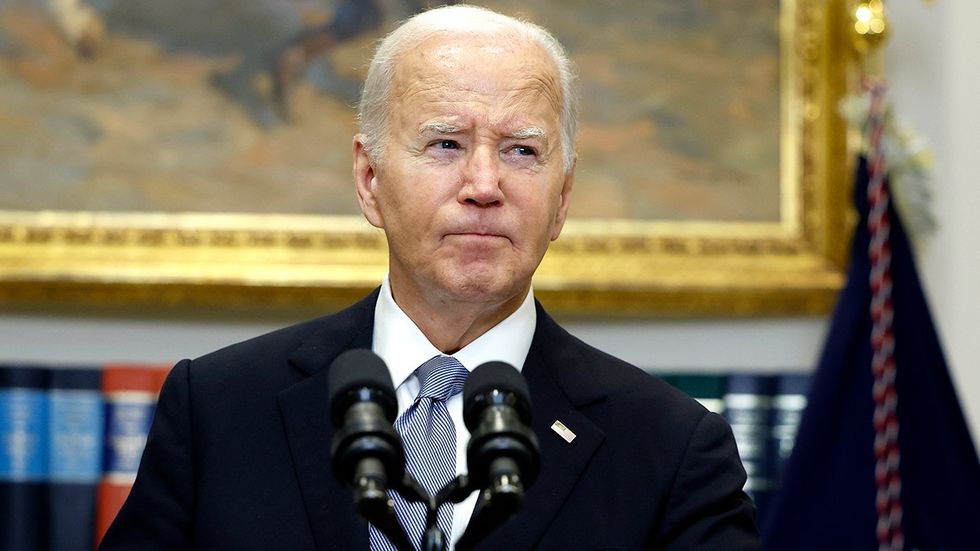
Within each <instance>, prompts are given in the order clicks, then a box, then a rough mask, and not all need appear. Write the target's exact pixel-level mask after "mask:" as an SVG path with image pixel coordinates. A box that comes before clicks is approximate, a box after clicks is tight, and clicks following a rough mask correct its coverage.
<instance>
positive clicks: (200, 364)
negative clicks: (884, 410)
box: [101, 291, 760, 551]
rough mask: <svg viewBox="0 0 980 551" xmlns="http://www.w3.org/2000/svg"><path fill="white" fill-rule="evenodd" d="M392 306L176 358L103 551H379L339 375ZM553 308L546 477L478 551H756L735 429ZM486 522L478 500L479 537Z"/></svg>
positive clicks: (543, 358)
mask: <svg viewBox="0 0 980 551" xmlns="http://www.w3.org/2000/svg"><path fill="white" fill-rule="evenodd" d="M376 299H377V291H375V293H373V294H372V295H371V296H369V297H368V298H366V299H365V300H363V301H361V302H359V303H358V304H355V305H354V306H352V307H350V308H348V309H346V310H343V311H341V312H339V313H337V314H335V315H331V316H328V317H325V318H321V319H317V320H313V321H309V322H306V323H302V324H299V325H295V326H292V327H289V328H286V329H282V330H279V331H276V332H274V333H270V334H268V335H264V336H261V337H257V338H255V339H251V340H248V341H246V342H243V343H239V344H236V345H233V346H230V347H228V348H225V349H223V350H220V351H217V352H214V353H212V354H209V355H206V356H203V357H201V358H199V359H196V360H184V361H181V362H180V363H178V364H177V365H176V366H175V367H174V369H173V371H172V372H171V374H170V376H169V377H168V379H167V381H166V383H165V385H164V387H163V391H162V392H161V394H160V400H159V404H158V406H157V410H156V414H155V416H154V420H153V425H152V428H151V430H150V434H149V438H148V440H147V443H146V449H145V451H144V453H143V459H142V462H141V464H140V468H139V474H138V476H137V478H136V483H135V485H134V486H133V489H132V492H131V494H130V496H129V498H128V499H127V501H126V503H125V505H124V506H123V508H122V510H121V511H120V513H119V516H118V517H117V518H116V520H115V522H114V523H113V525H112V526H111V527H110V529H109V531H108V532H107V534H106V536H105V538H104V540H103V542H102V545H101V549H104V550H106V551H108V550H115V549H133V550H152V549H207V550H214V549H234V550H249V549H256V550H259V549H261V550H268V549H284V550H295V551H301V550H302V551H305V550H314V549H317V550H326V549H344V550H351V549H353V550H356V549H367V547H368V543H367V533H368V530H367V525H366V523H365V522H364V521H363V520H362V519H361V518H360V517H358V516H357V514H356V512H355V510H354V505H353V498H352V494H351V491H350V490H349V489H347V488H345V487H344V486H343V485H341V484H340V483H338V482H337V480H336V479H335V478H334V476H333V474H332V472H331V469H330V439H331V435H332V432H333V428H332V425H331V422H330V419H329V414H328V403H327V372H328V371H329V366H330V364H331V362H332V361H333V359H334V358H335V357H337V356H338V355H339V354H340V353H341V352H343V351H345V350H348V349H351V348H370V346H371V336H372V331H373V325H374V305H375V301H376ZM537 309H538V310H537V314H538V321H537V328H536V331H535V334H534V339H533V342H532V344H531V349H530V351H529V353H528V356H527V361H526V363H525V365H524V367H523V374H524V377H525V378H526V380H527V384H528V387H529V388H530V392H531V400H532V407H533V422H532V425H533V426H532V428H533V430H534V432H535V433H536V434H537V437H538V439H539V441H540V444H541V474H540V476H539V477H538V479H537V481H536V482H535V483H534V484H533V486H532V487H531V488H530V489H529V490H528V491H527V495H526V499H525V503H524V506H523V508H522V509H521V511H520V512H519V513H518V514H517V515H516V516H514V517H513V518H511V519H510V520H508V521H507V522H506V523H505V524H504V525H503V526H501V527H500V528H498V529H496V530H494V531H492V532H490V533H489V534H488V535H487V536H486V537H485V538H480V541H481V543H480V545H479V546H478V548H479V549H507V550H508V551H517V550H521V549H559V550H576V549H685V550H686V549H733V550H736V549H758V548H759V546H760V544H759V540H758V535H757V532H756V528H755V522H754V515H755V510H754V507H753V505H752V503H751V501H750V500H749V498H747V497H746V496H745V494H744V493H743V492H742V485H743V483H744V482H745V472H744V470H743V468H742V465H741V463H740V461H739V458H738V454H737V451H736V448H735V442H734V439H733V438H732V433H731V429H730V428H729V427H728V425H727V424H726V423H725V421H724V420H723V419H721V418H720V417H719V416H717V415H715V414H713V413H709V412H708V411H706V410H705V409H704V408H703V407H701V406H700V405H699V404H697V402H695V401H694V400H691V399H690V398H688V397H687V396H684V395H683V394H682V393H680V392H678V391H676V390H674V389H673V388H672V387H670V386H669V385H667V384H665V383H663V382H662V381H660V380H659V379H656V378H654V377H651V376H650V375H648V374H646V373H644V372H643V371H641V370H640V369H638V368H636V367H633V366H631V365H629V364H626V363H625V362H622V361H620V360H618V359H616V358H614V357H612V356H609V355H608V354H605V353H603V352H600V351H598V350H596V349H594V348H592V347H590V346H588V345H586V344H585V343H583V342H581V341H580V340H578V339H576V338H575V337H573V336H571V335H569V334H568V333H567V332H565V331H564V330H563V329H562V328H560V327H559V326H558V325H557V324H556V323H555V322H554V320H552V319H551V317H549V316H548V315H547V314H546V313H545V312H544V310H543V309H542V308H541V306H540V305H537ZM556 420H560V421H561V422H562V423H564V424H565V425H566V426H567V427H568V428H569V429H570V430H571V431H572V432H574V433H575V434H576V435H577V436H576V438H575V439H574V440H573V441H572V442H571V443H567V442H566V441H565V440H563V439H562V438H560V437H559V436H558V434H556V433H555V432H554V431H552V430H551V428H550V427H551V425H552V423H554V421H556ZM481 527H485V523H483V522H482V521H481V514H480V512H479V505H478V506H477V511H476V512H475V513H474V516H473V518H472V519H471V521H470V524H469V527H468V529H467V530H468V531H473V532H478V531H480V530H481Z"/></svg>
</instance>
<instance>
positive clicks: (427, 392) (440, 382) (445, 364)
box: [416, 355, 469, 401]
mask: <svg viewBox="0 0 980 551" xmlns="http://www.w3.org/2000/svg"><path fill="white" fill-rule="evenodd" d="M416 374H417V375H418V378H419V387H420V388H419V396H418V397H419V398H431V399H433V400H440V401H445V400H447V399H449V397H450V396H452V395H454V394H458V393H460V392H462V391H463V383H465V382H466V377H467V375H469V371H467V370H466V368H465V367H463V364H461V363H459V360H457V359H456V358H454V357H452V356H442V355H439V356H435V357H434V358H432V359H431V360H429V361H427V362H425V363H424V364H422V365H421V366H419V368H418V369H417V370H416Z"/></svg>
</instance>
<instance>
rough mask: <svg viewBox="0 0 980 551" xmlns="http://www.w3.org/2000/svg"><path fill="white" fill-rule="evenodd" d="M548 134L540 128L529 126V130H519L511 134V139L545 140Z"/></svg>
mask: <svg viewBox="0 0 980 551" xmlns="http://www.w3.org/2000/svg"><path fill="white" fill-rule="evenodd" d="M547 136H548V133H547V132H545V131H544V129H543V128H538V127H537V126H529V127H527V128H519V129H517V130H515V131H514V132H512V133H511V135H510V137H512V138H514V139H516V140H529V139H531V138H544V137H547Z"/></svg>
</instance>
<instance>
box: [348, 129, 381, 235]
mask: <svg viewBox="0 0 980 551" xmlns="http://www.w3.org/2000/svg"><path fill="white" fill-rule="evenodd" d="M377 187H378V178H377V174H376V172H375V169H374V165H373V164H372V162H371V157H370V156H369V155H368V152H367V150H366V149H365V148H364V136H363V135H361V134H358V135H356V136H354V189H355V191H356V192H357V204H358V205H359V206H360V207H361V214H363V215H364V218H366V219H367V221H368V222H370V223H371V225H372V226H374V227H376V228H382V229H383V228H384V227H385V224H384V217H382V216H381V209H379V208H378V198H377V195H376V192H377Z"/></svg>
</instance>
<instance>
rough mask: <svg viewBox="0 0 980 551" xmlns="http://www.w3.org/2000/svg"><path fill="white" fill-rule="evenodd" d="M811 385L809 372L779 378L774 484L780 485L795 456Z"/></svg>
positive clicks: (775, 396) (774, 420) (774, 405)
mask: <svg viewBox="0 0 980 551" xmlns="http://www.w3.org/2000/svg"><path fill="white" fill-rule="evenodd" d="M809 386H810V375H809V374H808V373H783V374H780V375H778V376H776V381H775V389H774V390H773V398H772V442H771V446H770V453H771V457H770V459H769V461H770V464H771V465H772V476H773V481H774V485H775V486H776V487H778V486H779V481H780V480H782V476H783V471H784V470H785V468H786V461H787V460H789V456H790V454H791V453H793V445H794V444H795V443H796V433H797V431H798V430H799V428H800V419H801V418H802V417H803V410H804V409H806V393H807V390H808V389H809Z"/></svg>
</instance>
